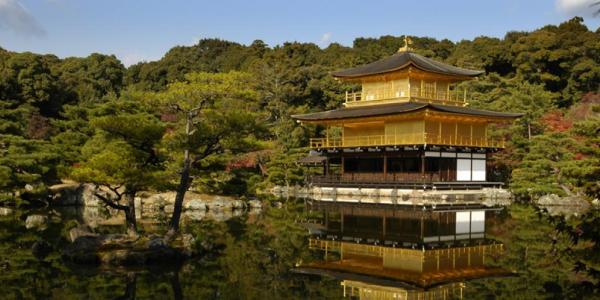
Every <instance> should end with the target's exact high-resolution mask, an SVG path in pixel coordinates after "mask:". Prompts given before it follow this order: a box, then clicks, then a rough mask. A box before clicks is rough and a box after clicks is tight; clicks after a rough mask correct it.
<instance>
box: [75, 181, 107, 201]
mask: <svg viewBox="0 0 600 300" xmlns="http://www.w3.org/2000/svg"><path fill="white" fill-rule="evenodd" d="M96 193H99V194H101V195H103V196H105V197H108V198H110V195H109V194H108V193H107V192H105V191H101V190H98V189H97V188H96V187H95V186H93V185H92V184H83V185H82V191H81V202H82V205H84V206H88V207H89V206H92V207H95V206H101V200H100V199H98V197H96V195H95V194H96Z"/></svg>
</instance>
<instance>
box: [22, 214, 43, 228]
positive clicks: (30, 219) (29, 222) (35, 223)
mask: <svg viewBox="0 0 600 300" xmlns="http://www.w3.org/2000/svg"><path fill="white" fill-rule="evenodd" d="M47 226H48V217H47V216H44V215H30V216H27V219H25V228H27V229H38V230H44V229H46V227H47Z"/></svg>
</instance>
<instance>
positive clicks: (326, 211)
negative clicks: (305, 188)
mask: <svg viewBox="0 0 600 300" xmlns="http://www.w3.org/2000/svg"><path fill="white" fill-rule="evenodd" d="M312 208H313V209H315V210H318V211H320V212H322V213H323V221H322V224H308V225H307V226H308V227H309V229H310V231H311V233H312V236H311V238H310V240H309V247H310V248H311V249H315V250H321V251H323V253H324V258H325V259H324V260H323V261H319V262H313V263H309V264H304V265H302V267H300V268H298V269H297V271H298V272H301V273H310V274H320V275H329V276H333V277H335V278H338V279H340V280H342V282H341V285H342V286H343V289H344V295H345V296H351V297H358V298H360V299H444V298H445V299H452V298H462V296H463V288H464V283H463V282H464V281H466V280H471V279H477V278H483V277H490V276H502V275H508V274H510V272H508V271H506V270H504V269H502V268H498V267H489V266H486V260H489V258H490V257H497V256H499V255H500V254H501V253H502V251H503V245H502V244H500V243H497V242H495V241H491V240H489V239H486V235H485V229H486V219H489V217H490V216H492V215H493V214H494V212H493V211H491V210H493V209H490V208H483V207H458V208H456V207H454V208H453V207H436V208H433V207H424V206H415V207H412V208H407V207H403V208H402V209H400V208H396V207H390V206H388V205H385V206H382V205H379V206H378V205H368V204H364V203H363V204H358V203H357V204H349V203H325V202H316V201H315V202H313V204H312ZM486 216H487V218H486Z"/></svg>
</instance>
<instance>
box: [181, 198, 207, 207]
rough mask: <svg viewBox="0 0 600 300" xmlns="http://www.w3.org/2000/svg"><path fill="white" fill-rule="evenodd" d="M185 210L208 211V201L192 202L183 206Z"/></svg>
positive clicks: (195, 200)
mask: <svg viewBox="0 0 600 300" xmlns="http://www.w3.org/2000/svg"><path fill="white" fill-rule="evenodd" d="M183 208H184V209H186V210H206V208H207V205H206V201H204V200H200V199H194V200H190V201H188V202H186V203H184V204H183Z"/></svg>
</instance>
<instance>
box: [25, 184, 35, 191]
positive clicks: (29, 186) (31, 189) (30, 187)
mask: <svg viewBox="0 0 600 300" xmlns="http://www.w3.org/2000/svg"><path fill="white" fill-rule="evenodd" d="M25 190H26V191H28V192H32V191H33V185H31V184H26V185H25Z"/></svg>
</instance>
